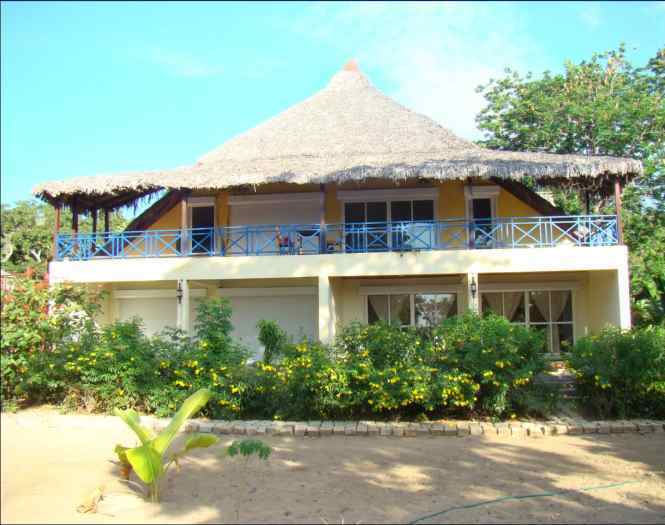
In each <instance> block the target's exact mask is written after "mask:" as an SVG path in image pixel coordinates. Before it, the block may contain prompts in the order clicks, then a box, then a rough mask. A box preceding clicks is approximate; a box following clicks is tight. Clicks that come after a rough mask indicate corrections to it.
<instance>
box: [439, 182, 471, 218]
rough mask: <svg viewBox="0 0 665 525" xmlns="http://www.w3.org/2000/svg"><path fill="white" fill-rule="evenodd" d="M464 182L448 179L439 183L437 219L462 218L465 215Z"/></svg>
mask: <svg viewBox="0 0 665 525" xmlns="http://www.w3.org/2000/svg"><path fill="white" fill-rule="evenodd" d="M464 207H465V201H464V183H462V181H446V182H442V183H441V184H440V185H439V203H438V210H437V213H438V215H437V217H436V218H437V219H439V220H443V219H461V218H463V217H464V213H465V212H464Z"/></svg>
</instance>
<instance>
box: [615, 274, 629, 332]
mask: <svg viewBox="0 0 665 525" xmlns="http://www.w3.org/2000/svg"><path fill="white" fill-rule="evenodd" d="M617 287H618V295H619V326H620V327H621V328H622V329H624V330H628V329H629V328H630V327H631V325H632V320H631V317H630V275H629V274H628V264H627V263H626V264H622V265H621V266H620V267H619V268H618V269H617Z"/></svg>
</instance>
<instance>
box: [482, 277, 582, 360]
mask: <svg viewBox="0 0 665 525" xmlns="http://www.w3.org/2000/svg"><path fill="white" fill-rule="evenodd" d="M480 301H481V310H482V312H483V313H487V312H493V313H496V314H498V315H502V316H504V317H506V318H507V319H508V320H509V321H511V322H513V323H520V324H524V325H526V326H529V327H531V328H535V329H537V330H541V331H543V333H544V335H545V342H546V346H547V350H548V352H550V353H553V354H559V353H561V352H565V351H566V350H567V349H568V348H569V347H570V346H571V345H572V344H573V294H572V291H571V290H530V291H519V292H482V293H481V294H480Z"/></svg>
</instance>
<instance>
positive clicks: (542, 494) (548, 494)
mask: <svg viewBox="0 0 665 525" xmlns="http://www.w3.org/2000/svg"><path fill="white" fill-rule="evenodd" d="M632 483H639V481H638V480H631V481H622V482H621V483H611V484H609V485H597V486H595V487H583V488H581V489H566V490H559V491H556V492H540V493H536V494H524V495H522V496H503V497H501V498H497V499H491V500H487V501H481V502H479V503H471V504H470V505H459V506H457V507H450V508H449V509H446V510H441V511H439V512H435V513H433V514H428V515H427V516H422V517H421V518H418V519H416V520H413V521H411V522H409V525H414V524H415V523H419V522H421V521H424V520H427V519H429V518H434V517H436V516H442V515H443V514H447V513H449V512H452V511H454V510H462V509H473V508H476V507H482V506H484V505H491V504H492V503H500V502H502V501H509V500H519V499H529V498H547V497H551V496H560V495H561V494H568V493H570V492H589V491H592V490H602V489H611V488H616V487H622V486H624V485H630V484H632Z"/></svg>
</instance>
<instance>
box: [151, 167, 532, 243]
mask: <svg viewBox="0 0 665 525" xmlns="http://www.w3.org/2000/svg"><path fill="white" fill-rule="evenodd" d="M480 185H487V184H480ZM413 187H424V186H423V184H419V183H418V182H417V181H406V182H405V183H403V184H399V185H397V184H394V183H391V182H389V181H381V180H375V179H371V180H368V181H364V182H362V183H360V182H358V183H354V182H348V183H344V184H341V185H337V184H334V183H331V184H326V185H325V219H326V222H327V223H328V224H334V223H340V222H342V220H343V216H344V213H343V205H342V203H341V202H340V201H339V200H338V199H337V191H338V189H344V190H349V189H359V190H360V189H396V188H413ZM438 187H439V196H438V207H437V210H436V217H435V218H437V219H461V218H463V217H465V213H466V211H465V207H466V202H465V199H464V183H463V182H462V181H445V182H441V183H439V184H438ZM260 189H261V191H257V192H256V193H257V194H265V193H285V192H312V191H318V189H319V188H318V186H317V185H311V184H306V185H294V184H267V185H264V186H261V187H260ZM232 193H233V194H235V193H237V192H230V191H220V192H217V193H216V194H215V193H213V194H211V193H210V192H208V193H203V192H201V193H200V195H201V196H203V195H214V196H215V197H216V200H215V205H216V208H217V225H218V226H227V225H228V224H229V204H228V202H229V196H230V195H231V194H232ZM245 193H247V192H242V194H245ZM252 193H254V192H252ZM198 195H199V194H198V193H197V196H198ZM497 215H498V216H499V217H520V216H537V215H540V214H539V213H538V212H536V211H535V210H534V209H533V208H531V207H530V206H529V205H527V204H526V203H524V202H522V201H520V200H519V199H518V198H517V197H515V196H514V195H512V194H511V193H509V192H507V191H506V190H504V189H503V188H502V189H501V191H500V194H499V198H498V200H497ZM180 217H181V209H180V205H179V204H176V205H175V206H174V207H173V208H171V209H170V210H169V211H167V212H166V213H165V214H164V215H163V216H161V217H160V218H159V219H157V221H155V223H154V224H152V225H151V226H150V227H149V228H148V229H150V230H167V229H178V228H180V227H181V224H180Z"/></svg>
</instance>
